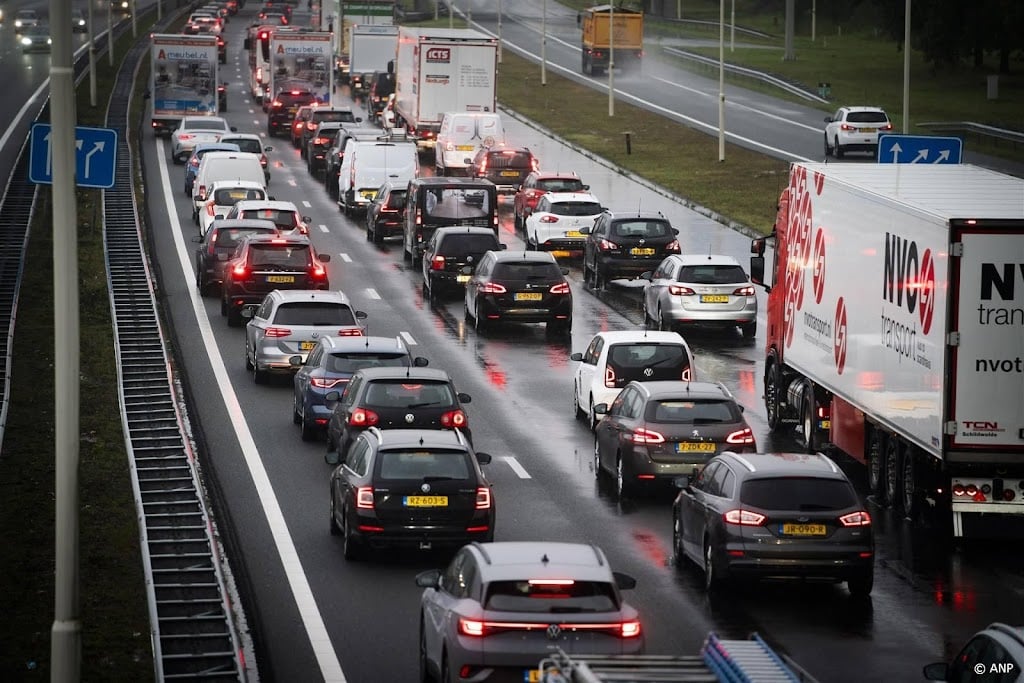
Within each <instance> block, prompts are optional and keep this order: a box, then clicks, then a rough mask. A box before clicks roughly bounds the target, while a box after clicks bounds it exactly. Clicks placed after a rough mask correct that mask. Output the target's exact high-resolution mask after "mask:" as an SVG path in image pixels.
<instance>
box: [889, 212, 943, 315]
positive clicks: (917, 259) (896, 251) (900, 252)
mask: <svg viewBox="0 0 1024 683" xmlns="http://www.w3.org/2000/svg"><path fill="white" fill-rule="evenodd" d="M882 298H883V299H885V300H886V301H888V302H889V303H891V304H896V305H897V306H899V307H901V308H906V310H907V312H908V313H911V314H913V313H914V312H917V314H918V318H919V319H920V322H921V333H922V334H925V335H927V334H928V331H929V330H930V329H931V327H932V318H933V316H934V313H935V262H934V260H933V259H932V251H931V249H925V250H924V253H923V254H919V253H918V247H917V242H915V241H914V240H907V239H904V238H902V237H900V236H898V235H893V234H891V233H888V232H887V233H885V264H884V272H883V278H882Z"/></svg>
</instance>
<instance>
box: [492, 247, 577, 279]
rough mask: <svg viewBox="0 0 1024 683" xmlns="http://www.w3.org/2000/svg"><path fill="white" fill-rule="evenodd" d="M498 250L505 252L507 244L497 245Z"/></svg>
mask: <svg viewBox="0 0 1024 683" xmlns="http://www.w3.org/2000/svg"><path fill="white" fill-rule="evenodd" d="M498 248H499V249H501V250H502V251H505V250H506V249H508V245H507V244H504V243H502V244H499V245H498ZM562 274H563V275H566V274H567V273H562Z"/></svg>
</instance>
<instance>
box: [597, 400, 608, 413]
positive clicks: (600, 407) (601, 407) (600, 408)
mask: <svg viewBox="0 0 1024 683" xmlns="http://www.w3.org/2000/svg"><path fill="white" fill-rule="evenodd" d="M594 414H595V415H607V414H608V404H607V403H597V404H595V405H594Z"/></svg>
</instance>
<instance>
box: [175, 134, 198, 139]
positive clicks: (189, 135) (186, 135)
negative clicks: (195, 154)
mask: <svg viewBox="0 0 1024 683" xmlns="http://www.w3.org/2000/svg"><path fill="white" fill-rule="evenodd" d="M194 137H195V135H192V133H182V134H181V135H179V136H178V139H179V140H191V139H192V138H194Z"/></svg>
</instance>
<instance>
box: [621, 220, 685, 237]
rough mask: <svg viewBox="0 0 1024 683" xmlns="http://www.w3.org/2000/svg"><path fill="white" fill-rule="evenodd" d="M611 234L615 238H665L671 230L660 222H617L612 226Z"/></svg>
mask: <svg viewBox="0 0 1024 683" xmlns="http://www.w3.org/2000/svg"><path fill="white" fill-rule="evenodd" d="M612 234H613V235H615V236H616V237H666V236H668V235H671V234H672V228H671V227H670V226H669V224H668V223H665V222H662V221H644V220H639V221H619V222H617V223H614V224H612Z"/></svg>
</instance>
